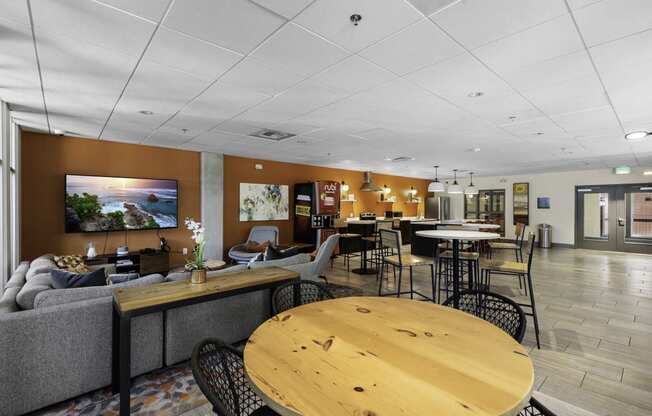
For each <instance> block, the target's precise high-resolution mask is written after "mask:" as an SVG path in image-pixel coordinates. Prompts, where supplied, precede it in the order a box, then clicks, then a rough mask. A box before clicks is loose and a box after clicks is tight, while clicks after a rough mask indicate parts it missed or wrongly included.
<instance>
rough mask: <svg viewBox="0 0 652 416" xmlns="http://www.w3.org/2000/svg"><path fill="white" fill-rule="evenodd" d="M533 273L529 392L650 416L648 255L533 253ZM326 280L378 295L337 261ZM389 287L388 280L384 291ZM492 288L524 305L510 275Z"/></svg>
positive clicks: (651, 267) (369, 280)
mask: <svg viewBox="0 0 652 416" xmlns="http://www.w3.org/2000/svg"><path fill="white" fill-rule="evenodd" d="M358 261H359V260H358V259H352V264H351V268H355V267H358ZM425 270H426V269H422V270H421V271H417V269H415V282H414V283H415V288H417V289H418V290H420V291H423V292H424V293H430V291H431V290H430V278H429V272H428V273H427V274H426V273H425ZM533 270H534V285H535V299H536V303H537V309H538V313H539V322H540V323H539V325H540V328H541V343H542V345H541V349H540V350H538V349H537V348H536V343H535V338H534V329H533V326H532V321H531V320H529V322H528V330H527V333H526V337H525V340H524V344H525V345H527V346H528V347H529V348H530V351H531V356H532V359H533V360H534V364H535V369H536V389H537V390H540V391H542V392H543V393H546V394H548V395H550V396H552V397H555V398H557V399H560V400H563V401H565V402H568V403H570V404H573V405H575V406H578V407H581V408H584V409H586V410H589V411H592V412H594V413H596V414H598V415H614V416H622V415H652V256H650V255H640V254H625V253H614V252H602V251H592V250H575V249H561V248H559V249H558V248H555V249H550V250H539V249H537V250H536V252H535V256H534V262H533ZM406 275H407V273H406ZM327 277H328V280H329V282H332V283H337V284H342V285H348V286H355V287H359V288H361V289H363V291H364V292H365V293H366V294H369V295H375V294H376V293H377V291H378V286H377V282H376V276H374V275H371V276H359V275H357V274H354V273H350V272H347V271H346V267H345V266H344V265H343V260H342V259H339V258H338V259H336V260H335V262H334V267H333V268H332V269H331V270H329V271H328V273H327ZM405 282H406V279H404V284H406V283H405ZM393 284H394V283H393V278H392V277H390V278H389V281H388V283H387V285H388V288H389V289H390V290H391V289H393ZM492 285H493V290H495V291H496V292H499V293H502V294H504V295H507V296H509V297H512V298H515V299H519V300H525V298H524V297H523V292H522V291H521V290H520V289H519V286H518V282H517V281H516V279H514V278H511V277H507V276H504V277H498V276H497V277H492ZM405 288H407V286H405V287H404V290H405Z"/></svg>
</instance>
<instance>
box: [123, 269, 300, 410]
mask: <svg viewBox="0 0 652 416" xmlns="http://www.w3.org/2000/svg"><path fill="white" fill-rule="evenodd" d="M299 276H300V275H299V273H297V272H293V271H291V270H286V269H282V268H280V267H268V268H261V269H254V270H247V271H243V272H234V273H225V274H223V275H221V276H217V277H211V278H208V280H207V281H206V283H203V284H192V283H190V281H189V280H183V281H178V282H167V283H159V284H154V285H149V286H141V287H133V288H124V289H115V290H114V291H113V351H112V353H113V365H112V371H111V383H112V384H111V385H112V389H113V393H114V394H115V393H120V415H121V416H124V415H128V414H129V411H130V403H129V401H130V400H129V399H130V388H131V318H133V317H136V316H140V315H146V314H148V313H154V312H164V313H165V311H167V310H169V309H174V308H179V307H182V306H187V305H193V304H196V303H201V302H209V301H212V300H216V299H220V298H225V297H229V296H234V295H238V294H241V293H247V292H254V291H258V290H263V289H270V291H271V292H272V293H273V290H274V289H275V288H276V287H278V286H280V285H282V284H284V283H288V282H298V281H299V280H300V277H299ZM163 325H164V326H165V322H164V323H163ZM163 342H165V340H163Z"/></svg>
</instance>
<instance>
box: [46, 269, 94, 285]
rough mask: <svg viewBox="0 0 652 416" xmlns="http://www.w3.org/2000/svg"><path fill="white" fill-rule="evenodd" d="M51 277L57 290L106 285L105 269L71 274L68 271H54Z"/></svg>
mask: <svg viewBox="0 0 652 416" xmlns="http://www.w3.org/2000/svg"><path fill="white" fill-rule="evenodd" d="M50 275H51V276H52V285H53V286H54V288H55V289H68V288H73V287H89V286H105V285H106V276H104V269H98V270H95V271H93V272H89V273H71V272H69V271H66V270H52V271H51V272H50Z"/></svg>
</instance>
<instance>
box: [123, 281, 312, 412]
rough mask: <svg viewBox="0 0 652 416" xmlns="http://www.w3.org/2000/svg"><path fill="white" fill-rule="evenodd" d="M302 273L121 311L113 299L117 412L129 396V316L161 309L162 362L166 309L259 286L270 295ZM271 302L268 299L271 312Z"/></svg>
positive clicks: (126, 405) (127, 408)
mask: <svg viewBox="0 0 652 416" xmlns="http://www.w3.org/2000/svg"><path fill="white" fill-rule="evenodd" d="M300 281H301V277H300V276H297V277H293V278H288V279H283V280H280V281H276V282H271V283H264V284H260V285H255V286H249V287H244V288H238V289H233V290H229V291H226V292H219V293H209V294H206V295H202V296H197V297H194V298H190V299H183V300H178V301H172V302H167V303H162V304H159V305H153V306H148V307H144V308H141V309H135V310H132V311H129V312H125V313H122V312H120V311H119V310H118V306H117V304H116V302H115V299H114V301H113V348H112V365H111V389H112V393H113V394H116V393H120V416H126V415H129V414H130V410H131V407H130V399H131V318H135V317H137V316H141V315H147V314H150V313H155V312H163V362H165V325H166V322H165V312H166V311H168V310H170V309H175V308H180V307H183V306H188V305H195V304H197V303H204V302H210V301H213V300H217V299H222V298H227V297H230V296H235V295H239V294H243V293H250V292H257V291H259V290H266V289H270V298H271V297H272V296H273V295H274V289H275V288H277V287H278V286H280V285H283V284H285V283H289V282H293V283H298V282H300ZM297 289H298V285H297V286H296V288H295V293H294V300H295V304H296V303H297V301H298V299H299V298H300V294H299V293H297ZM271 307H272V302H271V299H270V313H272V312H271Z"/></svg>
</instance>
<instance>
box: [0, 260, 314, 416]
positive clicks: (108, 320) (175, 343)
mask: <svg viewBox="0 0 652 416" xmlns="http://www.w3.org/2000/svg"><path fill="white" fill-rule="evenodd" d="M316 265H317V263H316V262H311V261H310V256H309V255H308V254H299V255H296V256H293V257H290V258H286V259H281V260H274V261H269V262H263V263H260V264H256V265H255V266H253V267H269V266H279V267H286V268H288V269H295V270H296V271H298V272H300V273H301V274H302V278H306V279H311V280H313V279H316V278H317V277H316V276H315V273H317V270H316ZM247 267H248V266H247V265H237V266H234V267H231V268H228V269H223V270H220V271H215V272H209V277H213V276H218V275H221V274H224V273H228V272H234V271H241V270H245V269H246V268H247ZM53 268H56V265H55V264H54V262H53V261H52V256H51V255H46V256H41V257H39V258H38V259H36V260H34V261H32V262H31V263H22V264H21V265H20V266H19V267H18V268H17V269H16V271H15V272H14V274H13V275H12V277H11V279H10V280H9V282H8V283H7V285H6V288H5V291H4V293H3V294H2V297H0V375H1V379H0V403H1V405H0V415H1V416H4V415H20V414H24V413H27V412H30V411H33V410H36V409H39V408H42V407H45V406H48V405H51V404H54V403H57V402H60V401H63V400H66V399H70V398H73V397H75V396H78V395H80V394H83V393H86V392H89V391H92V390H96V389H98V388H101V387H105V386H108V385H110V382H111V357H112V355H111V349H112V340H111V334H112V331H111V326H112V310H113V309H112V308H113V300H112V289H113V288H116V287H131V286H142V285H149V284H155V283H161V282H164V281H174V280H182V279H189V278H190V275H189V273H172V274H169V275H168V276H167V277H164V276H162V275H159V274H155V275H149V276H144V277H141V278H139V279H136V280H132V281H129V282H125V283H121V284H117V285H113V286H104V287H88V288H75V289H53V288H52V283H51V277H50V271H51V270H52V269H53ZM270 308H271V306H270V293H269V290H263V291H258V292H252V293H247V294H242V295H238V296H234V297H229V298H224V299H219V300H216V301H212V302H207V303H203V304H198V305H192V306H187V307H182V308H178V309H174V310H170V311H168V312H167V315H166V319H165V320H164V319H163V315H162V314H161V313H154V314H150V315H145V316H141V317H137V318H135V319H133V320H132V330H131V333H132V346H131V354H132V357H131V363H132V368H131V374H132V376H136V375H140V374H143V373H147V372H150V371H152V370H155V369H157V368H160V367H162V366H167V365H171V364H175V363H178V362H180V361H184V360H187V359H188V358H189V357H190V355H191V353H192V348H193V347H194V345H195V344H196V343H197V342H199V341H200V340H202V339H203V338H206V337H209V336H211V337H218V338H221V339H224V340H225V341H227V342H236V341H241V340H244V339H246V338H247V337H248V336H249V335H250V334H251V333H252V332H253V330H254V329H255V328H256V327H257V326H258V325H260V324H261V323H262V322H264V320H266V319H267V318H269V313H270ZM164 322H165V331H164V328H163V325H164ZM164 337H165V339H164ZM163 351H165V356H164V355H163V354H164V353H163Z"/></svg>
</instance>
